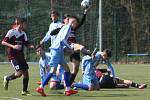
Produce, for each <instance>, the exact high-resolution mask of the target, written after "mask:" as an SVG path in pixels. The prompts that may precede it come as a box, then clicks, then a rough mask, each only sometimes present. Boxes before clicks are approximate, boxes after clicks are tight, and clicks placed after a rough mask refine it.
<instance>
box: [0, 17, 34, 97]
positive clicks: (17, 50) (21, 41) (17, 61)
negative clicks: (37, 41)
mask: <svg viewBox="0 0 150 100" xmlns="http://www.w3.org/2000/svg"><path fill="white" fill-rule="evenodd" d="M26 21H27V20H26V19H24V18H16V20H15V24H14V25H15V27H13V29H11V30H9V31H8V32H7V34H6V36H5V38H4V39H3V40H2V45H5V46H7V54H8V59H9V61H10V63H11V65H12V68H13V69H14V71H15V72H14V73H13V74H12V75H9V76H5V77H4V88H5V90H8V83H9V82H10V81H12V80H15V79H17V78H19V77H21V76H22V75H23V90H22V93H21V94H22V95H28V94H29V91H27V89H28V82H29V72H28V69H29V67H28V64H27V62H26V60H25V57H24V46H27V47H29V48H34V46H33V45H31V44H30V43H29V41H28V39H27V36H26V33H25V32H24V31H25V30H26Z"/></svg>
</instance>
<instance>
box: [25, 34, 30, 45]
mask: <svg viewBox="0 0 150 100" xmlns="http://www.w3.org/2000/svg"><path fill="white" fill-rule="evenodd" d="M29 44H30V42H29V41H28V38H27V35H26V33H24V45H25V46H28V45H29Z"/></svg>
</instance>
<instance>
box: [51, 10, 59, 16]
mask: <svg viewBox="0 0 150 100" xmlns="http://www.w3.org/2000/svg"><path fill="white" fill-rule="evenodd" d="M51 14H55V15H57V16H59V13H58V12H57V11H56V10H52V11H51V12H50V15H51Z"/></svg>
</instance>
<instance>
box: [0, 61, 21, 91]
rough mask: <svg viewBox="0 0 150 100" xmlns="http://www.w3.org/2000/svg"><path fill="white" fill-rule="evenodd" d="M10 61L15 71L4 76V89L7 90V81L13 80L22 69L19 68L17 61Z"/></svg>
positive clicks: (19, 74)
mask: <svg viewBox="0 0 150 100" xmlns="http://www.w3.org/2000/svg"><path fill="white" fill-rule="evenodd" d="M10 62H11V64H12V67H13V69H14V70H15V73H13V74H11V75H9V76H4V82H3V84H4V89H5V90H8V84H9V81H11V80H14V79H16V78H18V77H21V76H22V70H21V68H20V66H19V64H18V62H17V61H16V60H11V61H10Z"/></svg>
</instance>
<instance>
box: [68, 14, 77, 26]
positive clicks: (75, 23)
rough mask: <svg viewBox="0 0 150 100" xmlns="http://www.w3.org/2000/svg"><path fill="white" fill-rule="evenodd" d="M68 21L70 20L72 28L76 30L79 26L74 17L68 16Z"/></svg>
mask: <svg viewBox="0 0 150 100" xmlns="http://www.w3.org/2000/svg"><path fill="white" fill-rule="evenodd" d="M69 20H72V28H73V29H76V28H77V27H78V25H79V19H78V18H77V17H75V16H70V18H69Z"/></svg>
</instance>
